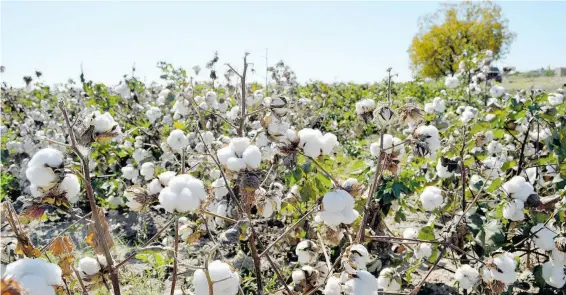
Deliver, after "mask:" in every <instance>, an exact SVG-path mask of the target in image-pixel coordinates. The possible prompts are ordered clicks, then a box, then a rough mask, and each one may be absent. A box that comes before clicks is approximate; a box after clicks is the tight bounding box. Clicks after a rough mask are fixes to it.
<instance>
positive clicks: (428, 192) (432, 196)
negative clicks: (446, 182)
mask: <svg viewBox="0 0 566 295" xmlns="http://www.w3.org/2000/svg"><path fill="white" fill-rule="evenodd" d="M441 193H442V191H441V190H440V189H439V188H437V187H435V186H428V187H426V188H425V189H424V191H423V192H422V193H421V196H420V199H421V203H422V205H423V208H424V209H425V210H426V211H433V210H434V209H436V208H440V207H441V206H442V203H443V202H444V199H443V198H442V194H441Z"/></svg>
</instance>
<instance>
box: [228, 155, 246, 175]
mask: <svg viewBox="0 0 566 295" xmlns="http://www.w3.org/2000/svg"><path fill="white" fill-rule="evenodd" d="M226 167H227V168H228V169H229V170H231V171H234V172H238V171H240V170H243V169H246V162H245V161H244V159H242V158H237V157H232V158H230V159H228V162H226Z"/></svg>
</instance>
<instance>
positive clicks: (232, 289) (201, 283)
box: [193, 260, 240, 295]
mask: <svg viewBox="0 0 566 295" xmlns="http://www.w3.org/2000/svg"><path fill="white" fill-rule="evenodd" d="M208 273H209V276H210V280H211V281H213V282H214V284H213V285H212V293H214V294H219V295H236V294H237V293H238V289H239V286H240V276H239V275H238V273H236V272H232V270H231V269H230V266H229V265H228V264H226V263H224V262H222V261H219V260H215V261H213V262H211V263H210V264H209V265H208ZM193 286H194V287H195V295H208V294H210V290H209V286H208V280H207V276H206V274H205V272H204V270H202V269H198V270H196V271H195V273H194V276H193Z"/></svg>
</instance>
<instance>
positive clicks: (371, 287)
mask: <svg viewBox="0 0 566 295" xmlns="http://www.w3.org/2000/svg"><path fill="white" fill-rule="evenodd" d="M377 290H378V284H377V280H376V279H375V277H374V276H373V275H372V274H371V273H369V272H367V271H365V270H362V271H359V272H357V273H356V276H355V277H353V278H351V279H350V280H348V281H347V282H346V283H345V284H344V291H345V292H346V293H347V294H351V295H370V294H377Z"/></svg>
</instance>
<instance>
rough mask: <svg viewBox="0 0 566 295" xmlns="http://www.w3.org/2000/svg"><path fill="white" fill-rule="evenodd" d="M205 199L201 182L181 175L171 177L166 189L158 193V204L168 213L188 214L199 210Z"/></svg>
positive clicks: (186, 175)
mask: <svg viewBox="0 0 566 295" xmlns="http://www.w3.org/2000/svg"><path fill="white" fill-rule="evenodd" d="M205 197H206V191H205V190H204V184H203V183H202V181H200V180H198V179H196V178H194V177H192V176H190V175H188V174H181V175H178V176H175V177H173V178H172V179H171V180H170V181H169V184H168V186H167V187H166V188H164V189H163V190H161V192H160V193H159V203H160V204H161V206H163V208H165V210H167V211H168V212H171V213H173V212H188V211H194V210H196V209H198V208H199V206H200V202H201V201H202V200H204V198H205Z"/></svg>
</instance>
